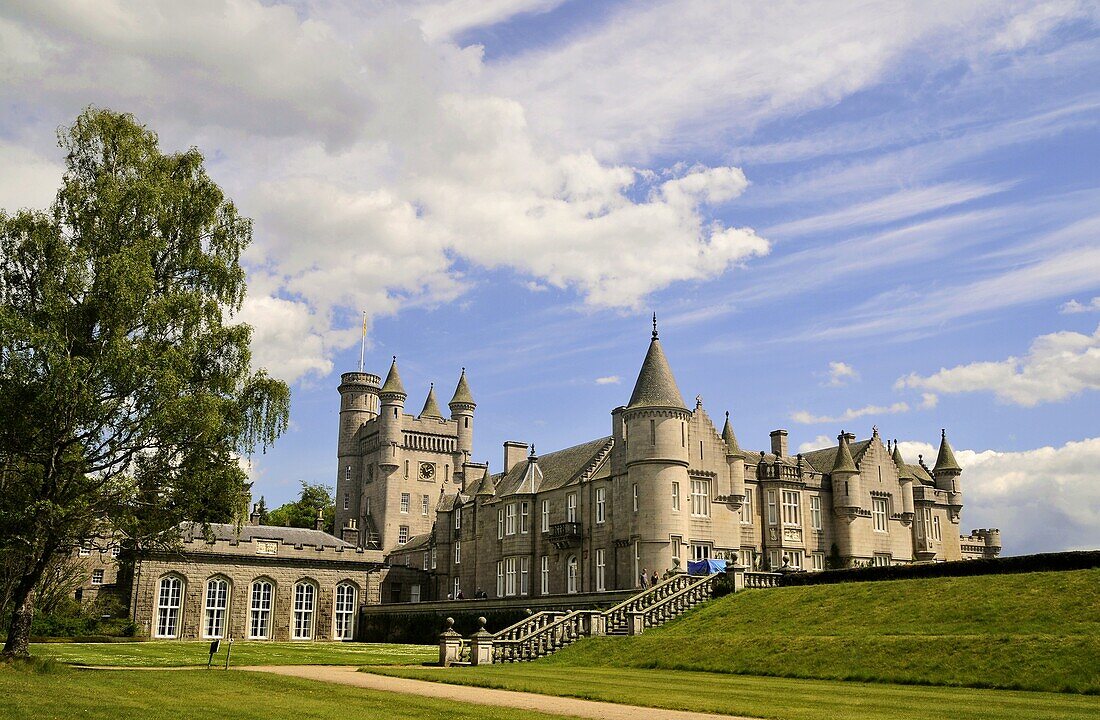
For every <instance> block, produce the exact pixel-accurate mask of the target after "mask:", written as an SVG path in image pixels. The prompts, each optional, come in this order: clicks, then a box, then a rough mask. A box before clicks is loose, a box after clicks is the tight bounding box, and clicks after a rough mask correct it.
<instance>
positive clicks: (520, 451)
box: [504, 440, 527, 472]
mask: <svg viewBox="0 0 1100 720" xmlns="http://www.w3.org/2000/svg"><path fill="white" fill-rule="evenodd" d="M526 458H527V443H521V442H516V441H515V440H509V441H508V442H506V443H504V472H508V471H509V470H511V469H512V468H513V467H515V465H516V463H518V462H520V461H522V460H524V459H526Z"/></svg>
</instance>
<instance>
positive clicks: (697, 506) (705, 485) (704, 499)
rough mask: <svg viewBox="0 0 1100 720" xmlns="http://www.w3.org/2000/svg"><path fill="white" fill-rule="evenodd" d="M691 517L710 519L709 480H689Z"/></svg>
mask: <svg viewBox="0 0 1100 720" xmlns="http://www.w3.org/2000/svg"><path fill="white" fill-rule="evenodd" d="M691 515H692V517H710V480H699V479H695V478H693V479H692V480H691Z"/></svg>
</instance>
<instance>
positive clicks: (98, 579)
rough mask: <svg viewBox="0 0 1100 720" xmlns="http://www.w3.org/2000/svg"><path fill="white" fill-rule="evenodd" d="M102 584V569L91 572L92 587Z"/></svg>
mask: <svg viewBox="0 0 1100 720" xmlns="http://www.w3.org/2000/svg"><path fill="white" fill-rule="evenodd" d="M102 584H103V568H96V569H95V570H92V585H102Z"/></svg>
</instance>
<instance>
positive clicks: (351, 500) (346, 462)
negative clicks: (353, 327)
mask: <svg viewBox="0 0 1100 720" xmlns="http://www.w3.org/2000/svg"><path fill="white" fill-rule="evenodd" d="M378 383H379V378H378V376H377V375H373V374H371V373H366V372H347V373H344V374H343V375H341V376H340V386H339V387H338V388H337V391H338V392H339V393H340V431H339V436H338V441H337V448H336V457H337V463H336V527H337V528H343V527H345V526H346V525H347V521H348V520H349V519H355V517H356V514H357V512H356V510H357V508H358V507H359V502H360V500H359V498H360V495H361V493H362V490H363V474H364V470H363V464H362V453H361V451H360V440H361V430H362V428H363V427H364V426H365V425H366V424H367V423H368V422H370V421H371V420H374V419H375V418H376V417H378ZM352 527H355V523H353V524H352Z"/></svg>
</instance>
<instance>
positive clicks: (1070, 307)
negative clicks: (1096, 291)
mask: <svg viewBox="0 0 1100 720" xmlns="http://www.w3.org/2000/svg"><path fill="white" fill-rule="evenodd" d="M1058 311H1059V312H1060V313H1062V314H1063V315H1076V314H1077V313H1087V312H1100V297H1094V298H1093V299H1092V301H1091V302H1088V303H1082V302H1077V301H1076V300H1070V301H1069V302H1067V303H1065V304H1063V305H1062V307H1060V308H1059V309H1058Z"/></svg>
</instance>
